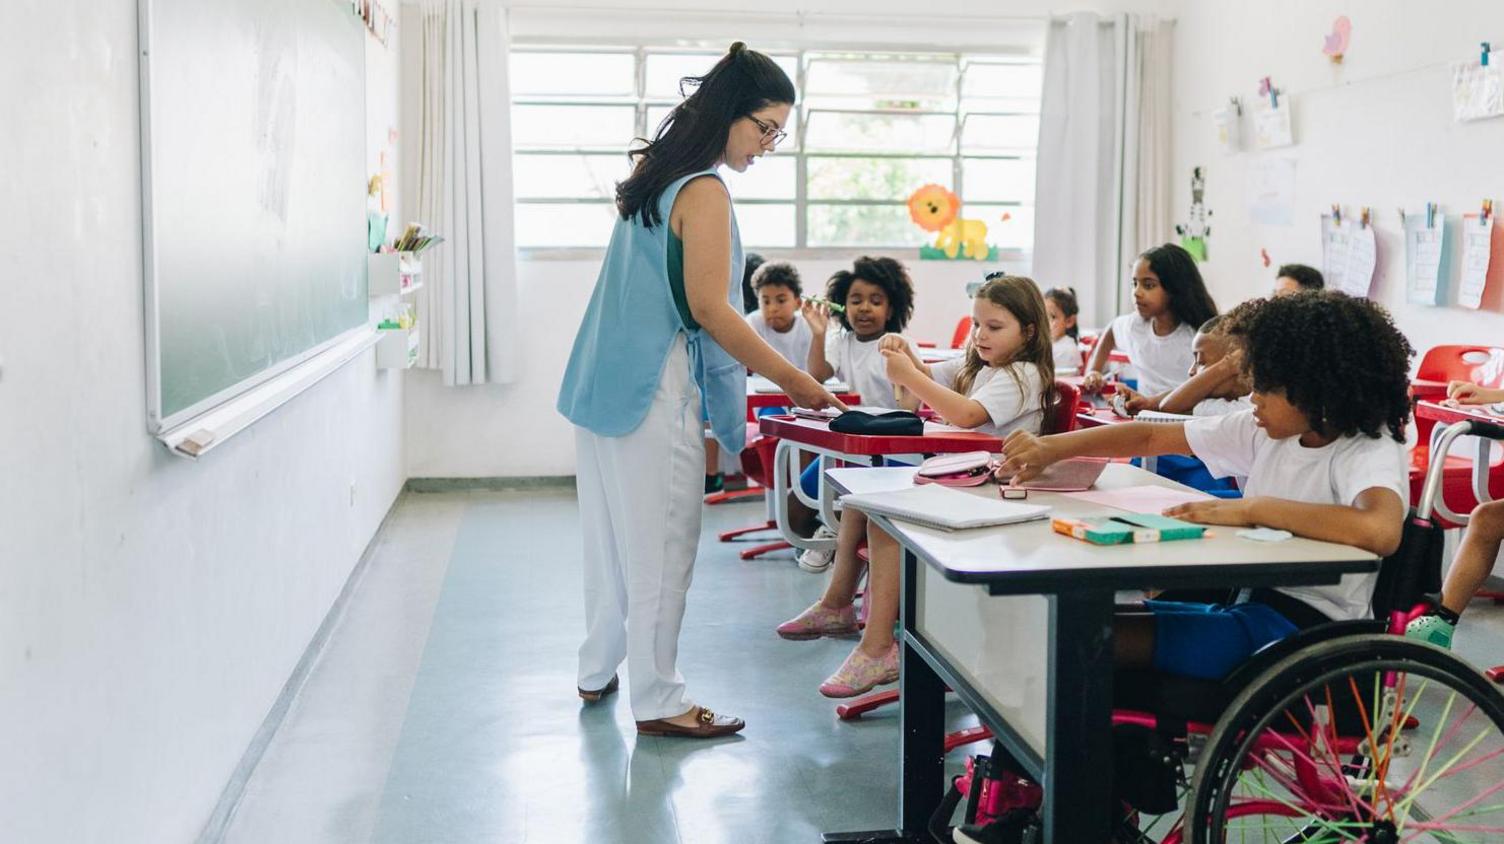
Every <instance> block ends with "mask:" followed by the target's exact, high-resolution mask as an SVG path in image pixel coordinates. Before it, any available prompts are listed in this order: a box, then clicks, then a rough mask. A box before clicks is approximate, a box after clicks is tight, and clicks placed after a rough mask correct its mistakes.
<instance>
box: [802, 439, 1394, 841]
mask: <svg viewBox="0 0 1504 844" xmlns="http://www.w3.org/2000/svg"><path fill="white" fill-rule="evenodd" d="M826 474H827V475H828V479H829V482H830V485H831V486H832V487H834V488H835V489H837V490H839V491H840V492H841V493H842V494H852V493H860V492H878V491H882V490H888V489H894V488H901V487H904V486H906V485H908V484H911V483H912V479H913V474H914V470H913V469H911V468H897V467H894V468H881V469H834V470H831V471H829V472H827V473H826ZM1142 484H1154V485H1157V486H1168V487H1178V488H1184V487H1180V485H1179V484H1175V483H1173V482H1171V481H1167V480H1165V479H1164V478H1161V477H1159V476H1157V475H1154V474H1151V473H1149V472H1146V471H1144V470H1142V469H1138V468H1135V467H1133V466H1129V465H1126V464H1121V463H1113V464H1109V465H1108V466H1107V467H1106V471H1104V472H1103V473H1102V477H1101V478H1100V479H1099V480H1098V482H1097V488H1098V489H1113V488H1123V487H1129V486H1136V485H1142ZM962 492H966V493H970V494H974V495H987V496H995V495H997V494H998V493H997V489H996V487H994V486H991V485H987V486H981V487H972V488H970V489H967V490H962ZM1028 501H1029V503H1031V504H1049V505H1051V506H1052V507H1053V508H1054V509H1053V513H1054V514H1056V515H1067V516H1085V515H1092V514H1100V513H1102V512H1103V511H1104V508H1102V507H1100V506H1098V505H1093V504H1088V503H1086V502H1082V501H1076V500H1074V499H1071V498H1067V497H1065V496H1062V495H1060V494H1058V493H1040V492H1031V493H1030V495H1029V499H1028ZM872 519H873V521H874V523H876V524H877V525H878V526H880V527H881V528H882V529H883V530H886V531H888V532H889V533H890V534H892V535H893V536H894V537H896V538H897V539H898V541H899V543H900V544H901V545H902V547H903V549H904V560H903V573H902V592H901V593H900V594H901V595H902V598H901V601H900V612H899V619H900V622H901V625H902V633H901V636H900V641H901V642H902V645H903V646H902V649H901V651H900V653H901V657H900V677H901V679H900V681H899V682H900V690H901V697H900V700H899V706H900V713H899V733H900V735H901V736H902V738H901V742H902V746H901V750H900V753H899V764H900V774H899V786H898V827H897V828H896V829H888V830H881V831H878V832H862V833H833V834H827V835H826V836H825V838H824V840H825V841H847V842H850V841H873V842H919V841H928V840H929V838H928V837H927V836H928V833H927V832H926V829H925V825H926V822H927V821H928V819H929V816H930V815H931V814H932V813H933V812H934V810H935V807H936V806H937V805H939V802H940V799H941V795H942V791H943V788H944V785H945V783H944V779H943V778H944V751H943V749H942V748H943V744H942V743H943V741H944V733H945V689H946V686H949V687H950V688H951V689H953V690H954V691H955V692H956V693H957V694H958V695H959V696H960V697H961V699H962V701H964V702H965V703H966V705H967V706H968V707H970V708H971V709H972V710H973V711H974V712H976V713H977V715H978V716H979V717H981V719H982V722H983V723H984V724H986V725H987V726H988V727H989V728H990V729H991V730H992V732H993V735H994V736H996V737H997V739H998V741H1000V742H1001V743H1002V744H1003V746H1004V747H1005V748H1006V749H1007V750H1008V752H1009V753H1011V754H1012V756H1013V757H1014V760H1015V761H1017V762H1018V763H1019V764H1020V765H1021V766H1022V767H1023V768H1024V770H1025V772H1026V773H1027V774H1028V775H1029V776H1031V777H1033V778H1034V779H1035V780H1036V781H1037V782H1040V783H1042V784H1043V785H1044V792H1045V798H1044V805H1043V806H1042V807H1041V814H1042V817H1043V820H1044V840H1045V841H1046V842H1053V844H1084V842H1099V841H1105V840H1106V839H1107V831H1108V830H1109V829H1110V825H1111V812H1112V811H1113V806H1112V800H1111V794H1112V764H1111V759H1112V736H1111V713H1112V676H1113V663H1112V613H1113V596H1114V593H1115V592H1116V591H1118V590H1129V589H1143V588H1145V587H1158V588H1188V589H1189V588H1215V587H1228V586H1240V587H1252V586H1296V585H1313V584H1328V583H1336V582H1337V580H1338V579H1339V578H1340V577H1341V575H1343V574H1348V573H1360V572H1372V571H1377V570H1378V565H1379V561H1378V559H1377V558H1376V557H1375V556H1374V555H1373V554H1370V553H1368V552H1367V551H1362V550H1359V549H1357V548H1352V547H1349V546H1345V545H1336V544H1332V543H1327V542H1316V541H1313V540H1307V539H1298V538H1297V539H1291V540H1287V541H1285V542H1273V543H1265V542H1255V541H1253V540H1248V539H1242V538H1239V537H1237V536H1236V535H1235V532H1236V529H1235V528H1225V527H1218V528H1213V529H1212V530H1213V532H1214V535H1213V536H1212V537H1209V538H1205V539H1199V540H1183V541H1179V542H1165V543H1152V544H1143V545H1115V546H1106V547H1103V546H1096V545H1090V544H1088V543H1086V542H1082V541H1080V540H1076V539H1071V538H1069V537H1066V536H1061V535H1059V534H1056V533H1055V532H1053V531H1052V530H1051V528H1050V523H1049V521H1048V520H1041V521H1035V522H1027V523H1024V524H1018V525H1009V526H1005V527H997V528H983V529H978V530H969V531H957V532H953V533H952V532H947V531H942V530H933V529H929V528H923V527H919V526H917V525H912V524H908V523H905V522H895V521H893V520H891V519H887V518H885V517H882V516H872Z"/></svg>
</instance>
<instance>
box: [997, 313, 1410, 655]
mask: <svg viewBox="0 0 1504 844" xmlns="http://www.w3.org/2000/svg"><path fill="white" fill-rule="evenodd" d="M1232 319H1233V321H1234V325H1233V327H1232V330H1233V331H1234V332H1235V333H1236V335H1238V336H1240V338H1241V340H1242V342H1243V343H1244V355H1245V363H1244V368H1245V371H1246V372H1247V373H1248V375H1249V376H1250V377H1251V378H1252V382H1253V399H1252V401H1253V409H1252V410H1247V411H1242V412H1238V413H1232V414H1227V415H1223V416H1215V417H1206V418H1200V419H1195V420H1192V421H1190V422H1186V423H1184V424H1169V425H1166V424H1151V423H1128V424H1122V425H1109V426H1105V427H1101V428H1093V429H1089V430H1082V431H1074V432H1071V433H1068V434H1061V435H1058V436H1052V437H1035V436H1031V435H1029V434H1025V433H1021V432H1020V433H1015V434H1013V435H1012V436H1010V437H1009V438H1008V440H1007V441H1006V442H1005V443H1004V446H1003V454H1004V456H1005V463H1004V467H1003V468H1004V470H1005V471H1017V472H1018V473H1019V474H1020V476H1021V478H1022V479H1024V480H1027V479H1028V478H1030V477H1033V476H1034V475H1037V474H1038V473H1039V472H1040V471H1041V470H1043V469H1044V468H1045V467H1046V466H1049V465H1050V464H1052V463H1054V462H1056V461H1058V460H1062V459H1065V458H1067V457H1084V456H1097V457H1125V456H1134V455H1144V456H1152V455H1163V454H1194V455H1196V456H1197V457H1199V458H1201V459H1202V460H1203V461H1205V462H1206V465H1207V467H1208V468H1209V469H1210V470H1211V471H1212V473H1213V474H1215V475H1219V476H1228V475H1244V476H1247V478H1248V482H1247V486H1246V487H1245V490H1244V497H1243V498H1241V499H1236V500H1220V499H1214V500H1206V501H1195V502H1191V503H1187V504H1182V505H1179V506H1176V507H1172V508H1170V509H1169V510H1167V511H1165V513H1166V515H1169V516H1174V517H1177V518H1182V519H1187V520H1189V521H1193V522H1200V523H1202V524H1210V525H1231V526H1235V527H1251V526H1255V525H1257V526H1264V527H1271V528H1279V529H1284V530H1288V531H1290V532H1291V533H1295V534H1297V535H1300V536H1304V537H1308V538H1311V539H1320V540H1325V541H1328V542H1340V543H1343V544H1346V545H1353V546H1356V547H1359V548H1362V549H1364V550H1367V551H1371V552H1373V553H1374V554H1378V555H1380V556H1387V555H1389V554H1392V553H1394V551H1395V550H1396V549H1397V548H1398V547H1399V544H1400V537H1401V533H1402V529H1403V524H1404V519H1405V514H1406V501H1407V499H1408V492H1409V483H1408V471H1407V462H1406V458H1405V446H1404V440H1405V425H1406V423H1407V422H1408V420H1409V417H1410V405H1409V400H1408V396H1407V389H1408V386H1409V382H1408V372H1409V361H1410V358H1411V356H1413V355H1414V353H1415V352H1414V350H1413V349H1412V348H1411V347H1410V344H1409V342H1407V341H1406V340H1405V338H1404V336H1403V335H1402V334H1400V332H1399V331H1398V330H1397V329H1396V328H1395V327H1394V323H1393V322H1392V321H1391V320H1390V318H1389V314H1388V313H1387V312H1386V311H1384V309H1383V308H1381V307H1380V306H1378V305H1376V304H1374V303H1373V302H1370V301H1368V300H1366V299H1355V298H1352V297H1349V296H1345V295H1343V294H1341V293H1336V292H1326V293H1314V294H1305V295H1300V296H1288V297H1282V298H1277V299H1267V300H1255V301H1253V302H1248V303H1245V304H1243V305H1240V306H1239V307H1238V308H1237V309H1236V310H1235V311H1234V312H1233V315H1232ZM1313 360H1316V361H1321V365H1320V366H1312V365H1310V361H1313ZM1376 578H1377V575H1375V574H1361V575H1347V576H1345V577H1343V578H1342V580H1341V582H1340V583H1338V584H1336V585H1331V586H1301V587H1289V588H1279V589H1259V590H1254V591H1253V594H1252V599H1251V600H1249V601H1246V602H1244V603H1237V604H1230V605H1222V604H1188V603H1179V602H1164V601H1149V602H1146V603H1145V605H1144V609H1143V611H1141V612H1134V613H1126V614H1125V613H1120V614H1119V615H1118V616H1117V620H1116V623H1115V625H1114V635H1115V637H1116V638H1115V643H1116V650H1115V656H1116V658H1117V661H1118V663H1119V665H1121V666H1123V667H1129V668H1147V667H1150V666H1152V667H1154V668H1155V669H1157V670H1159V671H1162V672H1165V673H1170V674H1182V675H1188V676H1194V677H1203V678H1213V679H1215V678H1220V677H1223V676H1225V675H1226V674H1227V673H1228V672H1230V671H1231V670H1232V669H1233V668H1235V667H1237V666H1238V665H1239V664H1241V663H1242V662H1244V661H1245V660H1247V658H1248V657H1249V656H1250V655H1252V654H1253V652H1254V651H1256V650H1258V649H1259V648H1261V647H1263V646H1264V645H1266V644H1268V643H1269V642H1272V641H1275V640H1278V639H1281V638H1284V637H1285V636H1288V635H1290V634H1291V633H1293V632H1295V631H1296V630H1297V629H1300V628H1302V627H1306V626H1311V625H1313V624H1316V623H1320V622H1321V621H1323V620H1327V619H1332V620H1342V619H1357V618H1367V617H1369V614H1370V609H1369V603H1370V601H1371V599H1372V595H1373V587H1374V583H1375V581H1376Z"/></svg>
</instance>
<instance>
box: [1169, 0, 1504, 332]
mask: <svg viewBox="0 0 1504 844" xmlns="http://www.w3.org/2000/svg"><path fill="white" fill-rule="evenodd" d="M1340 14H1346V15H1348V16H1349V17H1350V18H1351V19H1352V43H1351V46H1350V48H1349V52H1348V54H1347V56H1346V58H1345V60H1344V61H1343V63H1342V64H1340V65H1334V64H1332V63H1331V62H1330V61H1329V60H1328V59H1327V57H1326V56H1324V55H1322V53H1321V45H1322V37H1323V35H1324V34H1325V33H1327V32H1329V31H1330V29H1331V24H1332V21H1333V20H1334V19H1335V18H1336V17H1337V16H1338V15H1340ZM1499 32H1504V6H1500V5H1499V4H1498V3H1495V2H1490V0H1466V2H1462V0H1459V2H1454V3H1448V4H1446V5H1445V7H1444V8H1443V7H1441V6H1437V5H1435V4H1424V3H1414V2H1406V0H1370V2H1365V3H1361V4H1353V3H1343V2H1337V0H1299V1H1298V2H1297V0H1268V2H1263V3H1236V2H1230V1H1229V0H1198V2H1193V3H1186V4H1185V5H1184V8H1183V10H1182V11H1181V13H1180V16H1179V22H1178V24H1177V25H1176V33H1175V69H1174V82H1173V84H1174V91H1175V101H1176V102H1175V116H1174V122H1175V132H1174V135H1175V155H1174V160H1175V185H1174V196H1175V198H1176V217H1175V218H1176V219H1177V220H1183V219H1184V218H1185V211H1186V208H1187V206H1188V205H1189V203H1190V171H1191V168H1192V167H1194V166H1198V165H1200V166H1203V167H1205V168H1206V202H1207V205H1208V206H1209V207H1210V208H1211V209H1212V210H1213V212H1214V214H1213V217H1212V221H1211V222H1212V237H1211V238H1210V240H1209V249H1210V260H1209V261H1208V262H1207V263H1206V264H1205V265H1204V267H1203V270H1204V272H1205V273H1206V276H1207V279H1208V281H1209V283H1210V284H1211V286H1212V291H1213V293H1214V294H1215V295H1216V298H1217V302H1218V304H1219V305H1221V306H1222V307H1223V308H1226V307H1228V306H1230V305H1232V304H1235V303H1236V302H1237V301H1240V300H1242V299H1245V298H1248V297H1250V296H1254V295H1262V294H1265V293H1266V292H1267V291H1268V289H1269V285H1270V282H1271V281H1272V278H1271V276H1272V275H1273V271H1274V270H1273V268H1272V267H1271V268H1269V269H1265V268H1264V267H1263V266H1262V264H1261V262H1260V259H1259V250H1260V248H1266V249H1268V251H1269V254H1270V256H1271V257H1272V258H1273V261H1274V265H1275V266H1276V267H1277V266H1278V265H1279V264H1280V263H1282V262H1290V261H1297V262H1301V263H1308V264H1312V265H1313V266H1318V267H1319V266H1320V264H1321V240H1320V229H1319V215H1320V214H1321V212H1322V211H1324V210H1327V209H1329V208H1330V206H1331V205H1332V203H1336V202H1341V203H1343V205H1344V207H1345V209H1346V210H1347V212H1348V213H1353V214H1355V213H1357V206H1361V205H1367V206H1370V207H1371V208H1372V209H1373V214H1374V224H1375V226H1376V232H1377V235H1378V242H1379V253H1380V268H1379V272H1378V281H1377V283H1376V285H1375V288H1374V292H1373V298H1375V299H1376V300H1377V301H1380V302H1382V303H1384V304H1385V305H1387V306H1388V307H1389V308H1390V309H1391V310H1392V311H1393V312H1394V315H1395V318H1396V320H1397V321H1398V323H1399V325H1400V327H1401V329H1402V330H1404V332H1405V333H1406V334H1407V335H1408V336H1409V338H1410V341H1411V343H1412V344H1414V345H1415V346H1416V348H1417V349H1418V350H1420V351H1422V352H1423V351H1424V350H1425V349H1427V348H1429V347H1431V346H1434V345H1437V344H1440V343H1456V342H1498V341H1499V339H1500V333H1501V331H1504V318H1501V317H1500V315H1499V314H1498V313H1497V312H1490V311H1483V312H1475V311H1468V310H1465V309H1462V308H1457V307H1441V308H1437V307H1424V306H1416V305H1408V304H1405V303H1404V293H1403V289H1404V243H1403V239H1402V237H1401V224H1400V220H1399V217H1398V213H1397V211H1396V209H1397V208H1398V207H1400V206H1403V207H1405V208H1407V209H1409V210H1416V209H1418V208H1421V207H1423V206H1424V204H1425V203H1426V202H1427V201H1436V202H1440V203H1441V204H1442V207H1443V208H1444V209H1445V210H1446V211H1447V213H1448V214H1453V215H1455V214H1460V213H1463V212H1465V211H1466V212H1471V211H1475V210H1476V209H1477V207H1478V205H1479V201H1480V200H1481V199H1482V198H1483V197H1495V198H1504V168H1501V167H1500V165H1499V150H1500V149H1504V119H1495V120H1489V121H1482V122H1477V123H1466V124H1459V123H1456V122H1454V121H1453V120H1452V112H1451V99H1450V75H1449V72H1448V70H1447V63H1448V62H1450V61H1458V60H1464V59H1469V58H1471V59H1475V60H1476V59H1477V57H1478V42H1479V41H1482V40H1485V39H1497V38H1498V37H1499V36H1498V35H1496V34H1494V33H1499ZM1496 56H1497V54H1496ZM1263 76H1272V77H1273V78H1274V81H1275V84H1276V86H1277V87H1280V88H1283V89H1285V90H1286V91H1287V92H1288V93H1289V95H1290V96H1289V97H1288V98H1287V99H1285V100H1281V104H1282V105H1283V104H1284V103H1285V102H1291V103H1292V104H1293V108H1294V112H1293V118H1294V122H1295V140H1296V145H1295V146H1293V147H1289V148H1286V149H1279V150H1269V151H1264V152H1240V153H1236V154H1232V155H1227V154H1224V153H1223V152H1221V151H1220V150H1219V149H1218V147H1217V144H1216V137H1215V129H1214V126H1213V124H1212V119H1211V113H1212V112H1213V111H1214V110H1216V109H1217V108H1219V107H1220V106H1221V105H1222V104H1224V103H1226V102H1227V98H1228V97H1229V96H1232V95H1237V96H1239V97H1241V98H1242V99H1243V101H1244V103H1245V104H1246V103H1249V102H1251V101H1252V100H1253V99H1255V98H1256V97H1255V94H1256V86H1257V82H1258V79H1259V78H1260V77H1263ZM1246 111H1247V110H1246V109H1245V114H1246ZM1247 119H1248V118H1246V117H1245V120H1247ZM1250 125H1251V124H1250ZM1248 137H1249V138H1250V139H1251V137H1252V135H1251V132H1250V134H1249V135H1248ZM1263 156H1268V157H1291V158H1294V159H1295V160H1296V162H1297V164H1296V168H1297V169H1296V184H1297V187H1296V195H1295V198H1296V204H1295V212H1296V215H1295V219H1296V224H1295V225H1294V226H1288V227H1285V226H1264V225H1257V224H1254V223H1253V222H1252V221H1251V220H1250V219H1249V215H1248V211H1247V208H1246V184H1245V179H1246V173H1247V170H1248V167H1249V165H1250V163H1251V162H1253V161H1254V160H1256V159H1257V158H1259V157H1263ZM1453 265H1454V266H1456V262H1455V261H1454V262H1453ZM1454 288H1455V285H1454ZM1449 301H1455V298H1450V299H1449Z"/></svg>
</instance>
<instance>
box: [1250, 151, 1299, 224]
mask: <svg viewBox="0 0 1504 844" xmlns="http://www.w3.org/2000/svg"><path fill="white" fill-rule="evenodd" d="M1246 173H1247V179H1248V185H1247V197H1248V218H1249V219H1250V220H1252V221H1253V222H1255V223H1258V224H1260V225H1264V226H1290V225H1294V224H1295V159H1293V158H1270V157H1267V156H1261V157H1259V158H1257V159H1255V160H1254V161H1252V162H1251V163H1250V164H1249V167H1248V169H1247V171H1246Z"/></svg>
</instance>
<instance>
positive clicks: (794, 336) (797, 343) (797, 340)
mask: <svg viewBox="0 0 1504 844" xmlns="http://www.w3.org/2000/svg"><path fill="white" fill-rule="evenodd" d="M747 324H748V325H750V326H752V330H753V331H756V332H757V336H758V337H761V338H762V339H763V340H765V341H767V344H768V345H769V346H772V347H773V349H774V350H775V351H777V352H778V354H780V355H783V359H784V360H786V361H788V362H789V363H792V364H793V365H795V366H797V367H799V368H800V369H804V368H805V367H806V366H808V365H809V344H810V340H811V339H812V338H813V336H814V335H812V334H811V333H810V330H809V323H807V322H805V321H804V317H801V316H795V317H794V324H793V326H791V327H790V328H789V330H788V331H784V332H778V331H774V330H773V327H772V326H771V325H768V321H767V320H765V319H763V316H762V311H753V312H752V313H750V314H747Z"/></svg>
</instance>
